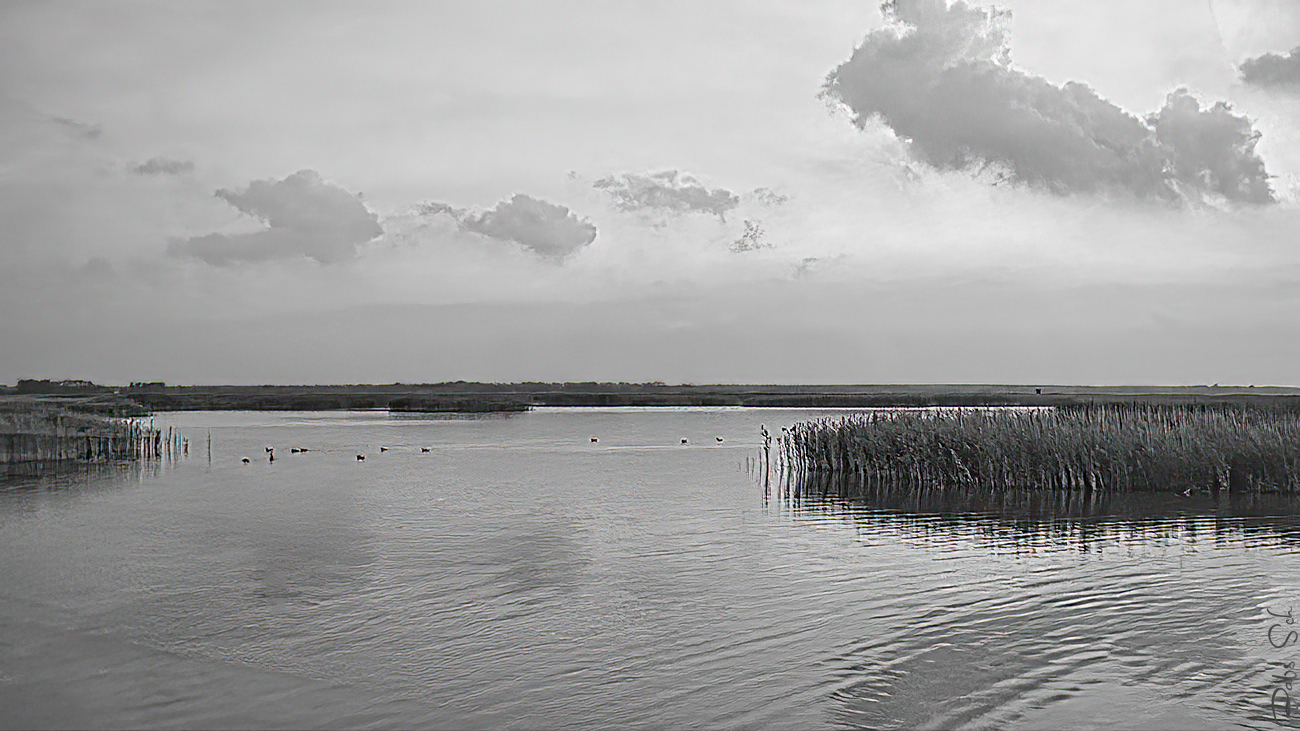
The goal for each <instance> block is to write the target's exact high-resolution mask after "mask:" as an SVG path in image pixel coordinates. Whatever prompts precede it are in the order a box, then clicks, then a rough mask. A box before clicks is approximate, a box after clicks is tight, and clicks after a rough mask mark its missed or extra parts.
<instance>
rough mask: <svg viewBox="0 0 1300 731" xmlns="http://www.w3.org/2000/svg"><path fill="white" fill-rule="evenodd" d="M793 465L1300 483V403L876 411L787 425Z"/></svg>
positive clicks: (1057, 479) (1087, 485)
mask: <svg viewBox="0 0 1300 731" xmlns="http://www.w3.org/2000/svg"><path fill="white" fill-rule="evenodd" d="M777 447H778V449H777V451H778V457H779V459H781V461H782V462H783V463H784V464H785V465H786V466H787V467H788V468H790V469H792V470H796V471H807V472H844V473H857V474H860V475H864V476H867V477H869V478H872V479H878V480H880V481H882V482H888V483H892V484H901V485H930V486H950V485H951V486H979V487H984V488H996V489H1007V488H1040V489H1063V488H1064V489H1105V490H1159V491H1171V492H1182V491H1187V490H1210V491H1217V490H1221V489H1222V490H1231V491H1256V492H1268V491H1281V492H1297V491H1300V412H1296V411H1292V410H1284V409H1270V408H1258V407H1257V408H1243V407H1236V406H1229V407H1207V406H1167V405H1145V404H1139V405H1104V406H1084V407H1074V408H1055V409H939V410H927V411H879V412H871V413H863V414H855V415H852V416H845V417H841V418H831V419H821V420H816V421H808V422H803V423H799V424H796V425H794V426H793V427H790V428H789V429H786V430H783V431H782V434H781V438H780V440H779V444H778V445H777Z"/></svg>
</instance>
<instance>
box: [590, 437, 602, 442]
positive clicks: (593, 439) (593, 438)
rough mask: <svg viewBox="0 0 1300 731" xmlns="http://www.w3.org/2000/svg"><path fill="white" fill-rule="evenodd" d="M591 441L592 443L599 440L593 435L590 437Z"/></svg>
mask: <svg viewBox="0 0 1300 731" xmlns="http://www.w3.org/2000/svg"><path fill="white" fill-rule="evenodd" d="M591 441H592V442H593V443H594V442H599V441H600V440H599V439H597V438H595V437H592V438H591Z"/></svg>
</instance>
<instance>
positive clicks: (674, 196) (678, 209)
mask: <svg viewBox="0 0 1300 731" xmlns="http://www.w3.org/2000/svg"><path fill="white" fill-rule="evenodd" d="M593 185H594V186H595V187H596V188H600V189H602V190H604V191H605V192H607V193H609V195H610V197H612V198H613V199H614V203H615V205H616V206H618V208H620V209H621V210H624V211H637V210H643V209H656V210H661V211H669V212H673V213H712V214H713V215H715V216H717V217H718V218H720V219H722V220H723V221H726V220H727V218H726V216H727V211H730V210H731V209H733V208H735V207H736V206H737V205H739V204H740V198H738V197H737V196H736V194H734V193H732V192H731V191H729V190H727V189H725V188H715V189H713V190H709V189H708V188H707V187H705V186H704V184H703V183H701V182H700V181H699V180H697V179H696V178H695V177H693V176H691V175H688V174H685V173H679V172H677V171H676V170H664V171H661V172H657V173H623V174H622V175H611V176H609V177H605V178H601V179H600V180H597V181H596V182H595V183H594V184H593Z"/></svg>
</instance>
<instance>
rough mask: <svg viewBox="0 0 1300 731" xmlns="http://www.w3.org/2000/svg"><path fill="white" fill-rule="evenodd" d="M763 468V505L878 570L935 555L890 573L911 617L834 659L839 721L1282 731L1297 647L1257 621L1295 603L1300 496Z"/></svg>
mask: <svg viewBox="0 0 1300 731" xmlns="http://www.w3.org/2000/svg"><path fill="white" fill-rule="evenodd" d="M760 479H761V480H762V482H763V484H764V495H765V497H766V500H767V504H768V507H769V510H772V511H774V512H776V513H779V514H782V515H785V516H787V517H788V518H789V519H791V520H793V521H795V522H796V523H802V524H806V525H809V526H810V527H817V528H824V527H825V526H828V525H833V526H837V527H839V526H847V527H850V528H852V530H853V531H854V532H855V534H856V539H857V542H858V544H859V545H860V546H861V548H862V549H863V552H864V557H869V558H866V559H865V563H866V564H867V565H868V566H870V568H871V570H874V571H880V572H882V573H883V572H891V571H893V570H895V569H896V568H901V567H895V566H891V565H890V562H889V561H882V560H881V553H882V552H883V551H888V550H889V547H891V546H892V547H894V550H895V551H899V552H902V553H911V552H914V551H916V550H920V551H924V552H926V553H929V554H930V555H931V558H932V560H933V561H935V562H937V563H939V564H941V565H942V566H943V568H938V567H935V568H933V569H931V570H929V571H926V570H922V569H919V568H918V567H916V566H913V567H912V571H913V572H915V575H914V576H908V575H906V574H905V573H904V574H899V575H896V576H895V578H896V583H894V584H893V585H892V586H891V587H890V590H889V591H888V593H886V594H883V595H882V596H881V601H882V604H893V605H895V606H897V605H898V604H908V603H911V604H912V611H913V612H915V614H914V615H912V616H911V617H909V618H908V620H910V621H901V622H899V623H897V624H896V625H894V626H890V627H885V628H883V631H881V630H882V627H881V626H880V625H875V629H876V630H877V633H875V634H873V635H872V636H871V637H870V638H869V639H864V640H862V641H861V642H859V643H855V644H852V645H849V646H846V647H844V648H843V652H842V653H841V654H839V655H837V656H836V657H834V658H832V659H831V660H830V661H829V663H830V664H832V665H835V666H836V668H837V673H838V674H839V676H840V677H841V684H840V685H839V686H838V687H837V688H836V690H835V692H834V697H835V698H836V700H837V701H838V703H839V710H838V714H839V718H840V719H841V720H842V721H843V723H844V724H845V725H846V726H857V727H873V728H876V727H878V728H912V727H926V728H1010V727H1030V728H1105V727H1113V728H1265V727H1268V728H1276V727H1277V723H1278V721H1276V720H1275V719H1274V715H1275V711H1274V709H1273V708H1271V707H1270V706H1271V703H1270V702H1271V700H1273V699H1274V698H1275V696H1274V695H1273V693H1274V690H1275V689H1276V688H1277V687H1278V681H1277V679H1276V676H1278V673H1280V672H1283V671H1284V670H1285V665H1284V663H1285V662H1289V661H1295V660H1297V659H1300V652H1297V651H1296V650H1295V649H1294V643H1292V644H1291V645H1289V646H1284V647H1281V648H1278V647H1275V646H1274V645H1275V644H1276V643H1270V642H1269V641H1268V636H1267V631H1268V624H1269V622H1270V621H1284V620H1271V619H1270V612H1275V613H1276V614H1283V613H1284V612H1285V611H1286V610H1288V609H1290V608H1292V607H1295V606H1300V603H1297V599H1300V591H1298V587H1297V583H1296V582H1295V580H1294V578H1293V577H1294V576H1295V571H1296V569H1297V567H1298V566H1300V563H1298V562H1297V560H1296V556H1297V554H1300V517H1297V514H1298V513H1300V501H1297V499H1296V498H1295V497H1294V496H1285V495H1277V494H1244V495H1230V494H1228V493H1226V492H1223V493H1221V494H1219V495H1217V496H1213V497H1211V496H1208V495H1202V496H1191V497H1182V496H1178V495H1170V494H1168V493H1116V492H1105V491H1084V490H979V489H968V488H943V487H915V486H912V487H903V486H894V485H889V484H885V483H882V482H880V481H878V480H870V479H866V478H863V477H861V476H857V475H832V474H827V473H813V474H809V473H806V472H794V473H790V472H784V473H777V472H775V471H774V472H773V473H772V474H770V475H762V476H761V477H760ZM936 579H942V580H939V581H936ZM916 595H924V596H925V597H926V598H927V599H928V601H925V602H913V601H911V599H910V597H913V596H916ZM899 614H901V615H904V616H905V615H906V614H907V612H902V611H900V612H899ZM1284 636H1285V635H1284V632H1279V633H1277V634H1276V636H1275V638H1274V639H1275V640H1282V639H1283V638H1284ZM1278 709H1279V710H1280V709H1281V705H1280V704H1279V705H1278ZM1279 718H1280V720H1281V721H1282V722H1284V723H1285V722H1289V718H1287V717H1286V716H1285V715H1281V716H1279Z"/></svg>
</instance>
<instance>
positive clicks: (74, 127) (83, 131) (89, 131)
mask: <svg viewBox="0 0 1300 731" xmlns="http://www.w3.org/2000/svg"><path fill="white" fill-rule="evenodd" d="M50 121H51V122H54V123H55V124H57V125H60V126H61V127H63V128H64V129H66V130H69V131H71V132H72V133H73V134H75V135H77V136H78V137H85V138H86V139H88V140H96V139H99V136H100V135H102V134H103V133H104V128H103V127H102V126H101V125H98V124H87V123H85V122H78V121H77V120H75V119H68V118H66V117H54V116H51V117H50Z"/></svg>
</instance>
